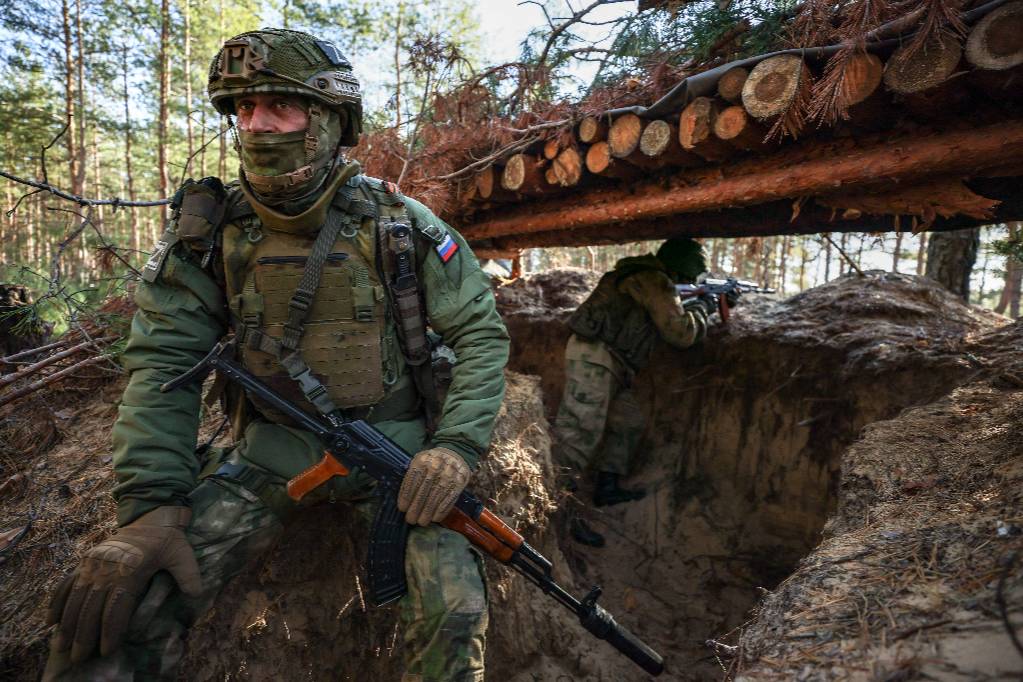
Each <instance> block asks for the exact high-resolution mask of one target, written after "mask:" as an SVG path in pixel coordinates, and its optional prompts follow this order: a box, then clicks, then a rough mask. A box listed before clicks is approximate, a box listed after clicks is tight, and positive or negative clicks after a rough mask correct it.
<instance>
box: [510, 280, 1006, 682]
mask: <svg viewBox="0 0 1023 682" xmlns="http://www.w3.org/2000/svg"><path fill="white" fill-rule="evenodd" d="M569 277H571V278H573V279H574V278H575V277H576V275H575V274H574V273H569ZM512 286H515V285H512ZM531 286H535V284H533V283H531ZM542 286H546V287H548V288H549V287H556V286H557V277H556V276H555V275H553V274H548V275H547V276H546V281H545V282H544V283H543V285H542ZM499 300H502V301H503V300H506V299H499ZM570 310H571V308H570V307H569V306H566V307H565V310H564V311H563V312H561V313H560V314H558V315H554V314H550V313H543V314H541V315H540V316H539V323H538V325H537V329H534V330H531V331H527V332H526V334H527V335H528V338H529V343H528V344H519V345H518V346H516V347H515V349H514V351H513V357H512V360H511V363H510V366H511V367H512V368H515V369H516V370H520V371H521V370H523V369H525V368H529V369H530V370H533V369H534V368H554V369H552V370H546V371H545V376H544V386H545V390H548V391H555V394H554V395H555V399H554V400H552V399H551V396H550V395H548V396H547V404H548V408H549V414H552V413H553V411H554V406H555V404H556V402H557V397H559V396H560V390H561V386H560V382H563V377H562V376H559V375H558V373H559V368H560V365H561V364H562V362H563V361H562V350H563V339H564V338H566V337H567V332H565V331H564V330H563V329H559V328H558V327H559V325H560V326H561V327H563V324H564V319H565V317H566V316H567V313H568V312H569V311H570ZM503 312H504V314H505V317H506V319H508V320H509V326H510V328H511V329H512V335H513V337H514V336H515V335H516V334H517V333H518V331H519V329H520V328H522V327H527V328H528V326H529V323H528V315H520V314H516V313H514V312H512V311H508V310H505V311H503ZM555 318H557V319H555ZM1003 322H1004V318H1000V317H998V316H994V315H991V314H988V313H985V312H984V311H981V310H980V309H975V308H971V307H969V306H966V305H964V304H963V303H962V302H961V301H959V300H957V299H956V298H955V297H953V296H952V295H951V294H948V293H947V292H945V291H944V290H942V289H941V288H940V287H938V286H937V285H935V284H934V283H932V282H930V281H929V280H925V279H922V278H916V277H911V276H899V275H890V274H884V273H870V274H869V275H868V276H867V277H865V278H858V277H845V278H841V279H840V280H837V281H834V282H831V283H830V284H828V285H825V286H823V287H818V288H816V289H813V290H810V291H807V292H804V293H803V294H800V295H798V296H794V297H792V298H789V299H787V300H784V301H778V300H771V299H766V298H758V297H752V296H748V297H746V298H745V299H744V300H743V302H742V304H741V305H740V307H739V308H738V309H737V310H736V311H735V314H734V315H733V317H732V319H731V321H730V322H729V324H728V325H725V326H719V327H716V328H714V329H712V331H711V333H710V334H709V336H708V338H707V340H706V341H705V342H704V343H703V344H702V345H701V346H699V347H696V348H693V349H689V350H686V351H674V350H671V349H667V348H661V349H659V350H658V351H657V352H656V354H655V356H654V358H653V359H652V361H651V365H650V367H649V368H648V369H647V370H645V371H643V372H641V373H640V375H639V376H638V377H637V380H636V385H635V388H636V391H637V394H638V395H639V398H640V402H641V404H642V405H644V407H645V411H646V412H647V413H648V414H651V415H653V416H652V418H651V419H650V421H649V423H648V427H647V430H646V434H645V437H644V441H643V443H642V445H641V452H640V453H639V454H638V456H637V458H636V462H635V466H634V469H635V474H634V475H633V476H632V477H631V480H629V481H628V484H630V485H636V486H643V487H645V488H646V489H647V490H648V491H649V492H650V494H649V495H648V496H647V498H646V499H644V500H642V501H640V502H637V503H633V504H627V505H620V506H617V507H612V508H609V509H594V508H592V507H591V506H590V505H588V504H585V502H586V501H587V499H586V497H585V495H586V493H585V492H584V493H583V494H582V499H581V500H569V505H570V506H571V507H573V508H574V509H576V510H577V513H580V514H583V515H584V516H585V518H587V519H588V520H589V521H590V522H591V524H592V525H593V526H594V527H596V528H597V529H598V530H599V531H600V532H602V533H604V534H605V535H606V536H607V538H608V543H609V546H608V547H606V548H604V549H589V548H582V547H580V546H578V545H574V546H573V545H570V544H569V545H567V549H566V552H568V554H569V556H570V558H571V559H572V561H573V565H574V566H576V568H577V569H578V570H580V571H585V572H586V573H585V575H586V579H587V580H590V581H592V582H596V583H601V584H604V585H605V586H606V587H607V589H608V593H609V595H611V596H609V601H608V605H609V608H612V609H613V610H618V611H623V612H626V613H628V612H642V614H643V620H644V630H643V634H644V635H645V636H648V637H649V638H650V639H651V641H653V642H654V643H655V644H656V645H658V646H660V647H662V648H663V649H664V650H666V651H668V655H667V658H668V662H669V668H670V669H671V670H672V671H674V675H673V676H672V677H670V678H669V679H707V678H708V677H711V676H714V675H718V674H720V672H721V669H720V667H719V666H718V664H717V662H716V661H715V660H714V659H713V657H712V656H710V655H709V652H708V651H707V650H706V648H705V647H704V645H703V642H704V640H706V639H707V638H708V637H710V636H711V635H713V634H714V633H721V632H726V631H728V630H730V629H732V628H734V627H736V626H737V625H739V624H740V623H742V622H743V620H744V617H745V614H746V612H747V610H748V608H749V607H750V606H751V605H752V604H753V603H754V602H755V601H756V599H757V598H758V596H759V594H760V589H762V588H771V587H773V586H774V585H776V584H777V583H778V582H779V581H780V580H782V579H783V578H785V577H786V576H787V575H789V573H790V572H791V571H792V570H793V569H794V567H795V566H796V565H797V563H798V561H799V559H800V558H801V557H803V556H804V555H805V554H806V553H807V552H808V551H810V549H812V548H813V547H814V546H815V545H816V544H817V543H818V542H819V541H820V538H821V535H820V533H821V529H822V528H823V526H824V523H825V520H826V518H827V516H828V514H829V513H831V512H832V511H834V509H835V506H836V500H837V496H836V493H837V491H838V480H839V478H838V474H839V470H840V463H841V453H842V452H843V450H844V448H845V447H847V446H848V445H849V444H850V443H852V442H853V441H854V440H855V439H856V438H857V437H858V434H859V432H860V431H861V429H862V428H863V427H864V426H865V425H867V424H869V423H871V422H874V421H877V420H880V419H886V418H890V417H892V416H894V415H895V414H898V413H899V412H900V411H901V410H902V409H904V408H906V407H909V406H912V405H918V404H923V403H928V402H930V401H932V400H934V399H936V398H938V397H940V396H941V395H943V394H945V393H947V392H948V391H950V390H951V389H952V388H953V387H955V386H956V385H958V384H960V383H962V382H963V381H965V380H966V379H967V378H968V377H969V376H971V375H972V374H974V373H976V372H978V371H981V369H982V365H983V361H982V360H981V359H980V358H978V357H977V356H975V355H973V354H972V353H971V350H970V349H971V348H972V346H971V343H973V342H974V340H975V337H976V336H977V335H979V334H981V333H983V332H985V331H987V330H990V329H992V328H993V327H994V326H995V325H997V324H1000V323H1003ZM538 330H539V331H538ZM555 463H558V458H557V454H556V453H555ZM694 661H695V664H694Z"/></svg>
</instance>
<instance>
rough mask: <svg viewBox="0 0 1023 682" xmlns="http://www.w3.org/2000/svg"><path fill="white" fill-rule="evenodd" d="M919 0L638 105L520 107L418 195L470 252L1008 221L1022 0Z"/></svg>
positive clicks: (1020, 113)
mask: <svg viewBox="0 0 1023 682" xmlns="http://www.w3.org/2000/svg"><path fill="white" fill-rule="evenodd" d="M923 7H924V5H921V9H919V10H917V11H913V12H907V14H906V15H904V16H900V17H897V18H896V19H895V20H892V21H889V22H887V23H886V24H884V25H882V26H880V27H878V28H877V29H875V30H873V31H871V32H870V33H868V34H865V35H863V36H860V37H859V38H858V39H856V40H847V41H845V42H843V43H841V44H837V45H830V46H819V47H812V48H803V49H789V50H783V51H779V52H774V53H770V54H764V55H759V56H756V57H752V58H747V59H743V60H739V61H734V62H730V63H727V64H722V65H719V66H717V67H715V68H711V69H709V70H705V71H703V72H702V73H698V74H696V75H693V76H690V77H688V78H685V79H684V80H682V81H681V82H679V83H678V84H677V85H675V86H674V87H672V88H670V89H669V90H668V91H667V93H666V94H664V95H663V96H661V97H660V98H658V99H657V100H656V101H654V102H651V103H650V104H649V105H645V106H644V105H642V104H637V105H632V106H627V107H618V108H613V109H605V110H603V111H600V112H596V113H594V112H591V113H590V115H588V116H583V115H580V112H579V111H578V110H574V111H573V110H569V112H568V115H567V116H565V117H564V118H563V119H562V120H555V121H552V122H550V123H546V122H543V121H540V122H539V123H534V124H533V125H532V126H528V127H527V128H526V129H524V130H520V131H519V133H520V135H519V136H518V137H516V136H515V135H512V136H511V141H510V142H508V144H506V145H505V146H504V147H503V148H502V149H501V150H499V151H498V153H496V154H490V155H488V156H487V157H485V158H484V159H483V160H482V161H476V162H475V163H469V161H471V160H472V159H468V160H467V161H466V163H465V164H464V166H463V167H462V168H461V170H458V171H455V172H452V173H447V174H445V175H443V176H439V178H433V179H434V180H437V179H439V180H440V181H441V182H443V183H444V184H445V190H446V192H447V197H448V199H447V200H445V201H443V202H441V203H442V204H443V205H442V206H439V207H438V206H434V208H435V210H439V212H440V213H441V214H442V215H443V217H445V218H446V219H447V220H448V221H449V222H451V223H452V224H453V225H455V226H456V227H457V228H459V229H460V231H461V232H462V233H463V234H464V235H465V236H466V238H467V239H469V241H470V243H471V244H472V245H473V246H474V248H476V249H477V250H479V251H480V252H482V253H484V254H487V255H514V254H515V253H517V252H518V251H519V250H520V249H523V248H529V247H536V246H578V245H587V244H597V243H611V242H628V241H637V240H641V239H658V238H665V237H668V236H673V235H680V234H687V235H691V236H696V237H700V236H715V237H717V236H722V237H742V236H762V235H771V234H795V233H813V232H840V231H892V230H914V231H916V230H921V229H955V228H961V227H970V226H974V225H979V224H987V223H992V222H1002V221H1006V220H1023V0H995V1H994V2H988V3H986V4H981V5H978V6H976V7H974V8H973V9H969V10H968V11H964V12H960V13H957V14H954V15H952V17H951V19H950V20H949V21H948V22H947V24H946V25H944V26H942V25H941V24H937V25H935V24H934V22H933V21H930V20H929V19H928V16H929V15H926V14H925V13H924V12H923V11H922V8H923ZM935 26H936V28H935ZM537 133H539V134H537ZM530 134H531V135H530ZM356 151H357V152H358V151H359V150H356ZM475 153H477V154H478V152H475ZM371 170H372V167H371ZM410 193H412V194H415V193H416V192H415V187H412V189H411V192H410ZM427 201H428V203H429V199H427Z"/></svg>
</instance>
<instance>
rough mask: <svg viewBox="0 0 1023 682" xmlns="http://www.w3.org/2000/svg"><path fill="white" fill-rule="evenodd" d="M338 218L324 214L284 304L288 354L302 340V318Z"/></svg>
mask: <svg viewBox="0 0 1023 682" xmlns="http://www.w3.org/2000/svg"><path fill="white" fill-rule="evenodd" d="M342 222H343V220H342V215H341V213H340V212H339V211H338V210H336V209H332V210H331V211H330V212H329V213H328V214H327V223H326V224H325V225H324V226H323V228H322V229H321V230H320V233H319V234H318V235H316V241H315V242H313V250H312V252H311V253H310V254H309V258H308V259H307V260H306V263H305V270H304V271H303V272H302V279H301V280H300V281H299V283H298V288H297V289H295V293H294V294H293V295H292V297H291V300H290V301H288V321H287V322H286V323H285V324H284V338H283V339H281V343H282V344H283V345H284V347H285V348H287V349H288V350H291V351H297V350H298V343H299V341H301V340H302V332H303V330H304V326H305V320H306V317H307V316H308V314H309V306H311V305H312V302H313V297H314V296H315V295H316V289H317V288H319V286H320V277H321V276H322V275H323V265H324V263H326V262H327V254H329V253H330V250H331V248H333V246H334V241H335V240H336V239H337V236H338V234H339V233H340V232H341V225H342Z"/></svg>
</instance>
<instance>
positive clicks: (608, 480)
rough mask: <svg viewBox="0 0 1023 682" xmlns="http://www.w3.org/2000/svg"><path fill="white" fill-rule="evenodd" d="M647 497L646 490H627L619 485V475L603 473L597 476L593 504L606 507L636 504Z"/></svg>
mask: <svg viewBox="0 0 1023 682" xmlns="http://www.w3.org/2000/svg"><path fill="white" fill-rule="evenodd" d="M644 497H646V491H645V490H640V489H636V490H627V489H625V488H621V487H619V485H618V474H612V473H611V472H609V471H601V472H600V473H598V474H597V489H596V490H594V491H593V504H595V505H597V506H598V507H606V506H610V505H612V504H621V503H622V502H635V501H636V500H642V499H643V498H644Z"/></svg>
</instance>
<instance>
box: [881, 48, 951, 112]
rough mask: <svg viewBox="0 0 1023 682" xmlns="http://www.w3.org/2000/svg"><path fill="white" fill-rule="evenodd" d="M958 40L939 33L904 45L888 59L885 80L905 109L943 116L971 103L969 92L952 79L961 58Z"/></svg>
mask: <svg viewBox="0 0 1023 682" xmlns="http://www.w3.org/2000/svg"><path fill="white" fill-rule="evenodd" d="M962 56H963V49H962V46H961V45H960V44H959V41H958V40H957V39H956V38H955V37H954V36H950V35H946V34H944V33H938V34H936V35H934V36H932V37H931V38H930V39H928V40H927V41H926V42H924V43H923V44H922V45H915V44H914V43H913V42H909V43H906V44H905V45H903V46H901V47H900V48H898V49H897V50H895V52H893V53H892V56H891V57H890V58H889V59H888V63H887V64H885V69H884V84H885V86H886V87H887V88H888V89H889V90H890V91H892V92H894V93H895V94H896V95H899V96H900V100H901V102H902V104H903V105H904V106H905V108H906V109H908V110H909V111H911V112H913V113H914V114H916V115H918V116H922V117H926V118H931V117H936V116H943V115H946V114H949V113H952V112H955V111H958V110H961V109H962V108H964V107H965V106H967V105H968V103H969V102H968V93H967V91H966V90H965V89H964V88H961V87H957V85H958V84H957V83H954V82H953V81H952V80H950V79H951V78H952V76H953V74H955V73H956V71H957V69H956V67H958V66H959V61H960V60H961V59H962Z"/></svg>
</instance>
